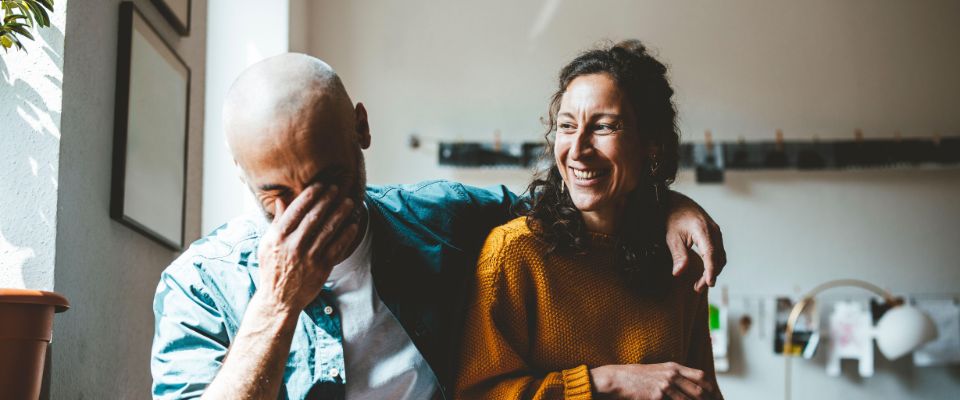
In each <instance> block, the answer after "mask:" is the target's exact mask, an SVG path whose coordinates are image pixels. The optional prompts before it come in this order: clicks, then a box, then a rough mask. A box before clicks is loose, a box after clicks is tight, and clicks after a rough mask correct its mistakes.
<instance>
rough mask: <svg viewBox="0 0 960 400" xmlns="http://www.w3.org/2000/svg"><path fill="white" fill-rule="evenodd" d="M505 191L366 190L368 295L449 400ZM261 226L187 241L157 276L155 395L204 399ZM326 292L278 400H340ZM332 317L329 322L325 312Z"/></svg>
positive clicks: (248, 276) (249, 283)
mask: <svg viewBox="0 0 960 400" xmlns="http://www.w3.org/2000/svg"><path fill="white" fill-rule="evenodd" d="M515 200H516V198H515V196H514V195H513V194H512V193H510V191H509V190H507V189H506V188H505V187H502V186H500V187H497V188H495V189H479V188H474V187H469V186H464V185H461V184H459V183H452V182H445V181H431V182H424V183H420V184H417V185H400V186H370V187H367V191H366V203H367V207H368V209H369V211H370V227H371V230H372V232H373V240H374V242H373V262H372V265H371V273H372V275H373V280H374V287H375V289H376V291H377V293H378V294H379V295H380V298H381V300H382V301H383V302H384V304H386V305H387V308H389V309H390V311H391V312H392V313H393V315H394V316H395V317H396V318H397V320H398V321H400V324H401V326H403V328H404V330H405V331H406V332H407V334H408V335H409V336H410V338H411V340H412V341H413V343H414V345H415V346H416V347H417V349H418V350H419V351H420V353H421V354H422V355H423V357H424V359H425V360H426V361H427V363H428V364H429V365H430V367H431V368H432V369H433V370H434V373H435V374H436V375H437V378H438V379H439V383H440V392H441V393H440V394H442V395H443V396H444V397H446V398H449V397H450V395H449V393H448V392H447V387H448V385H449V384H450V383H452V382H450V381H451V379H452V376H451V374H452V370H453V367H454V363H455V361H456V360H455V357H454V356H455V355H456V354H457V352H458V344H459V343H458V338H459V336H460V335H459V332H458V330H459V327H460V323H461V322H462V321H461V320H460V319H459V318H460V317H462V315H463V309H464V305H463V304H462V300H463V298H462V296H463V295H464V294H465V290H464V289H465V288H466V287H467V286H466V284H467V279H469V278H470V277H472V276H473V273H472V272H473V270H474V266H475V264H476V258H477V255H478V253H479V250H480V246H481V245H482V244H483V240H484V238H485V237H486V235H487V233H489V231H490V230H491V229H492V228H493V227H496V226H498V225H500V224H502V223H504V222H506V221H507V220H508V219H509V218H510V217H511V212H510V210H511V207H512V205H513V203H514V202H515ZM267 225H268V221H266V219H265V218H264V217H263V216H262V215H259V214H258V215H247V216H241V217H238V218H236V219H234V220H232V221H230V222H228V223H227V224H225V225H223V226H221V227H220V228H217V229H216V230H215V231H214V232H213V233H211V234H209V235H207V236H206V237H204V238H202V239H200V240H198V241H196V242H194V243H193V244H192V245H191V246H190V248H189V249H187V251H185V252H184V253H183V254H182V255H181V256H180V257H179V258H177V259H176V260H175V261H174V262H173V263H172V264H171V265H170V266H169V267H167V269H166V270H164V272H163V273H162V274H161V277H160V284H159V285H158V287H157V292H156V295H155V297H154V302H153V309H154V316H155V318H156V319H155V321H156V326H155V331H154V339H153V348H152V350H151V362H150V367H151V372H152V374H153V396H154V398H160V399H181V398H196V397H200V395H201V394H202V393H203V391H204V389H205V388H206V387H207V385H209V384H210V382H211V381H213V378H214V377H215V376H216V374H217V371H218V370H219V369H220V366H221V365H222V364H223V360H224V357H225V356H226V354H227V350H228V349H229V347H230V344H231V343H232V342H233V340H234V338H235V337H236V335H237V331H238V330H239V328H240V322H241V321H242V319H243V314H244V311H245V310H246V307H247V305H248V303H249V301H250V299H251V297H252V296H253V294H254V292H256V290H257V287H256V285H257V282H258V275H257V271H258V268H259V265H258V263H257V255H256V251H257V247H258V244H259V239H260V237H261V235H262V234H263V232H264V231H265V230H266V227H267ZM332 300H333V299H332V297H331V293H330V292H329V291H328V290H324V291H323V292H321V294H320V296H318V297H317V298H316V299H315V300H314V301H313V302H312V303H311V304H310V305H308V306H307V307H306V309H304V310H303V312H301V313H300V316H299V320H298V322H297V326H296V331H295V333H294V335H293V340H292V344H291V346H290V354H289V357H288V358H287V365H286V369H285V370H284V374H283V385H282V386H281V389H280V398H281V399H320V398H322V399H342V398H343V397H344V389H345V386H344V384H345V382H346V379H350V376H349V374H348V373H347V372H346V371H345V368H344V361H343V345H342V342H343V334H342V331H341V326H340V316H339V313H338V312H337V310H336V307H335V302H333V301H332ZM328 306H329V307H333V310H334V311H333V313H330V314H329V315H328V314H327V313H325V312H324V309H325V308H326V307H328Z"/></svg>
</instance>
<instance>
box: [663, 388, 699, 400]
mask: <svg viewBox="0 0 960 400" xmlns="http://www.w3.org/2000/svg"><path fill="white" fill-rule="evenodd" d="M663 394H665V395H667V397H668V398H669V399H670V400H695V399H699V397H690V396H687V395H686V394H684V393H683V390H680V389H678V388H677V387H676V386H669V387H667V388H666V389H664V390H663Z"/></svg>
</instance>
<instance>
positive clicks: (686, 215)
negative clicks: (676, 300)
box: [667, 192, 727, 292]
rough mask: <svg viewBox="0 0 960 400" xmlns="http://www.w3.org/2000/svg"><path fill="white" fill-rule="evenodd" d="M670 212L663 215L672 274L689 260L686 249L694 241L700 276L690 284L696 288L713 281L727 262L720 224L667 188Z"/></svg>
mask: <svg viewBox="0 0 960 400" xmlns="http://www.w3.org/2000/svg"><path fill="white" fill-rule="evenodd" d="M670 193H671V194H672V197H671V198H670V202H671V203H670V204H671V205H672V206H671V209H670V215H668V216H667V246H669V247H670V253H672V255H673V275H674V276H679V275H680V274H681V273H682V272H683V270H684V269H686V268H687V266H688V265H689V264H690V260H689V256H688V254H687V252H688V249H691V248H692V247H693V246H694V245H696V246H697V250H699V251H700V257H701V258H703V277H702V278H700V280H699V281H697V283H696V284H694V287H693V288H694V290H696V291H697V292H699V291H701V290H703V288H705V287H706V286H708V285H709V286H711V287H712V286H714V285H715V284H716V283H717V275H720V272H721V271H722V270H723V267H724V266H725V265H726V264H727V253H726V251H725V250H724V249H723V235H722V234H721V233H720V226H719V225H717V223H716V222H713V219H712V218H710V216H709V215H707V212H706V211H704V210H703V209H702V208H700V206H699V205H697V203H695V202H694V201H693V200H690V198H689V197H687V196H684V195H682V194H679V193H677V192H670Z"/></svg>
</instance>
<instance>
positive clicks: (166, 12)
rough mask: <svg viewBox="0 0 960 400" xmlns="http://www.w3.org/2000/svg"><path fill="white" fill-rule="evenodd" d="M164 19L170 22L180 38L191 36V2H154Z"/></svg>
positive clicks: (187, 0) (171, 0)
mask: <svg viewBox="0 0 960 400" xmlns="http://www.w3.org/2000/svg"><path fill="white" fill-rule="evenodd" d="M152 1H153V4H154V5H156V6H157V9H158V10H160V13H161V14H163V17H164V18H166V19H167V21H168V22H170V25H172V26H173V29H175V30H176V31H177V32H178V33H180V36H187V35H189V34H190V2H191V0H152Z"/></svg>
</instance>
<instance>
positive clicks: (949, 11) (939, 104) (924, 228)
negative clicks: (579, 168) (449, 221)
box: [290, 0, 960, 399]
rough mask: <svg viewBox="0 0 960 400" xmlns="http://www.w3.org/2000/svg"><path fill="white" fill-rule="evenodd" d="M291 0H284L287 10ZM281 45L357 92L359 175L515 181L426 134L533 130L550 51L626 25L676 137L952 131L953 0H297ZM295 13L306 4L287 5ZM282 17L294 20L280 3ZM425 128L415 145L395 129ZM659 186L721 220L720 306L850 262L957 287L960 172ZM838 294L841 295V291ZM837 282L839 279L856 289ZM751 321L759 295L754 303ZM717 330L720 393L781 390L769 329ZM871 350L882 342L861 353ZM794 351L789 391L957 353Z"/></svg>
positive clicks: (880, 273)
mask: <svg viewBox="0 0 960 400" xmlns="http://www.w3.org/2000/svg"><path fill="white" fill-rule="evenodd" d="M291 9H293V7H291ZM299 9H301V10H305V11H302V12H304V13H306V14H298V15H296V16H293V17H292V18H291V32H292V33H293V34H294V37H291V39H290V44H291V47H292V49H293V50H300V51H305V52H308V53H311V54H313V55H316V56H319V57H320V58H322V59H324V60H326V61H328V62H329V63H330V64H331V65H333V67H334V68H336V69H337V70H338V71H339V72H340V74H341V76H342V77H343V79H344V81H345V84H346V85H347V88H348V89H349V90H350V93H351V95H352V97H353V99H354V101H362V102H364V103H365V104H366V106H367V110H368V111H369V114H370V120H371V127H372V133H373V146H372V149H371V150H370V151H368V152H367V165H368V169H369V180H370V181H371V182H373V183H387V182H412V181H417V180H423V179H433V178H446V179H455V180H461V181H465V182H469V183H474V184H492V183H506V184H508V185H510V186H511V187H513V188H515V189H522V188H523V187H524V185H525V183H526V182H527V180H528V179H529V173H528V172H527V171H522V170H468V169H451V168H440V167H438V166H437V165H436V158H437V157H436V152H437V149H436V145H435V140H433V139H443V140H455V139H463V140H490V139H491V138H492V132H493V131H494V130H501V131H502V132H503V137H504V139H505V140H517V141H520V140H536V139H537V138H539V137H540V135H541V131H542V127H541V125H540V123H539V117H540V116H542V115H543V113H544V111H545V108H546V102H547V98H548V97H549V95H550V94H551V91H552V89H553V87H554V85H555V83H554V79H555V76H556V73H557V70H558V69H559V68H560V66H561V65H562V64H563V63H565V62H566V61H568V60H569V59H570V58H572V57H573V56H574V55H575V54H576V53H577V52H578V51H580V50H582V49H585V48H587V47H589V46H591V45H592V44H593V43H595V42H596V41H597V40H599V39H622V38H634V37H635V38H640V39H642V40H644V41H645V42H647V43H648V44H649V45H650V47H653V48H655V49H657V50H658V51H659V55H660V57H661V59H662V60H664V61H665V62H667V63H668V64H670V65H671V66H672V68H671V75H672V80H673V83H674V85H675V87H676V89H677V92H678V96H677V103H678V105H679V109H680V115H681V128H682V130H683V134H684V138H685V140H688V141H690V140H698V139H700V138H701V137H702V136H701V135H702V132H703V131H704V130H706V129H711V130H712V131H713V133H714V135H715V136H716V137H718V138H719V139H723V140H735V139H736V138H737V137H739V136H743V137H745V138H746V139H748V140H749V139H755V140H759V139H771V138H772V137H773V132H774V131H775V130H776V129H778V128H779V129H783V130H784V131H785V133H786V137H787V139H809V138H811V137H812V136H813V135H814V134H816V135H819V136H820V137H822V138H831V137H851V136H852V132H853V130H854V129H857V128H860V129H863V130H864V132H865V135H866V136H867V137H868V138H869V137H883V136H888V137H889V136H892V134H893V132H894V131H896V130H900V131H902V133H903V134H904V136H924V135H932V134H933V133H935V132H940V133H942V134H949V133H952V134H960V99H958V97H957V94H958V93H960V74H958V73H957V72H956V71H960V52H958V51H957V39H958V38H960V24H957V23H956V21H957V18H958V17H960V2H956V1H932V0H931V1H895V0H886V1H868V0H857V1H854V0H846V1H830V0H817V1H804V2H795V1H784V0H781V1H770V0H754V1H748V0H738V1H698V2H693V1H689V2H676V1H672V2H671V1H634V2H620V1H609V0H603V1H589V2H588V1H562V0H541V1H526V2H517V1H506V0H491V1H484V2H466V1H454V2H436V1H426V0H420V1H406V2H386V1H350V2H345V1H334V0H331V1H316V2H309V3H307V4H306V5H303V6H302V7H301V8H299ZM303 15H307V17H304V16H303ZM294 17H296V18H294ZM411 133H418V134H419V135H421V136H422V137H425V138H427V139H428V140H427V142H426V144H425V145H424V147H423V148H421V149H420V150H411V149H408V148H407V147H406V141H407V137H408V135H409V134H411ZM676 188H677V189H678V190H679V191H681V192H685V193H687V194H690V195H691V196H693V197H694V198H696V199H697V200H698V201H700V202H701V203H702V204H703V205H704V206H705V207H706V208H707V209H708V210H709V211H710V212H711V213H712V214H713V215H714V216H715V217H716V219H717V220H718V221H719V222H720V223H721V224H722V226H723V228H724V233H725V239H726V245H727V249H728V251H729V256H730V265H729V267H728V270H727V271H726V272H725V273H724V274H723V276H722V283H723V284H725V285H727V286H728V287H729V290H730V294H731V298H732V300H733V301H732V304H731V313H732V315H733V318H738V317H739V315H740V313H742V312H746V311H744V310H745V309H750V310H753V311H752V312H753V313H754V321H757V315H756V314H755V313H756V307H757V306H756V304H757V302H760V301H766V302H769V301H770V299H772V297H773V296H776V295H781V294H795V293H797V292H798V291H799V290H809V289H810V288H812V287H813V286H814V285H815V284H817V283H820V282H822V281H825V280H828V279H833V278H838V277H859V278H863V279H867V280H869V281H872V282H875V283H877V284H880V285H881V286H884V287H888V288H890V289H891V290H893V291H895V292H899V293H903V294H909V293H953V294H957V293H958V291H960V289H958V287H960V286H958V285H960V265H958V261H957V257H956V254H955V253H956V243H957V242H958V240H960V207H958V204H960V170H958V169H955V168H954V169H928V168H922V169H886V170H860V171H829V172H749V173H748V172H738V173H728V174H727V181H726V182H725V183H724V184H723V185H710V186H707V185H698V184H695V183H694V182H693V181H692V177H691V176H690V175H689V174H688V173H685V174H683V175H682V176H681V179H680V181H679V183H678V184H677V185H676ZM841 293H843V292H841ZM849 293H851V294H850V295H849V296H856V292H849ZM766 313H767V318H768V319H767V322H768V323H769V315H770V313H771V309H770V308H769V307H768V308H767V309H766ZM767 330H768V332H765V333H764V334H763V337H762V338H761V335H760V333H759V331H758V330H757V329H753V330H751V331H750V332H749V333H748V334H747V335H746V336H745V337H743V338H740V337H739V336H735V337H734V338H733V342H734V344H733V349H732V351H733V356H734V361H733V362H734V364H735V366H734V371H733V373H731V374H728V375H724V376H722V377H721V385H722V386H723V388H724V390H725V391H726V393H727V398H733V399H767V398H777V397H779V396H780V395H781V393H782V382H783V363H782V359H781V358H779V357H775V356H773V355H772V354H771V350H770V349H771V347H772V344H771V343H770V340H771V334H772V333H771V332H769V328H768V329H767ZM878 358H882V357H881V356H878ZM823 368H824V365H823V361H822V360H814V361H799V362H798V363H797V365H796V367H795V368H794V379H795V383H794V386H795V392H794V398H804V399H805V398H819V399H841V398H842V399H872V398H927V399H941V398H947V397H949V396H950V393H956V392H957V391H958V390H960V367H951V368H929V369H914V368H913V367H912V366H911V363H910V360H909V358H908V359H903V360H898V361H896V362H894V363H890V362H887V361H878V367H877V375H876V376H875V377H873V378H868V379H859V378H856V377H854V376H853V375H855V370H854V368H853V366H852V365H846V366H845V376H844V377H841V378H830V377H827V376H826V374H825V372H824V370H823Z"/></svg>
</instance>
